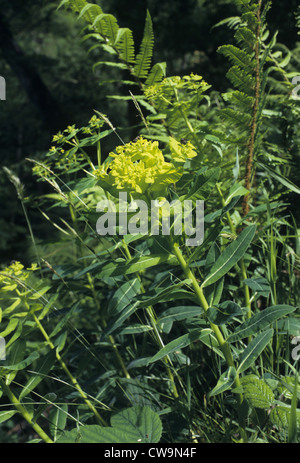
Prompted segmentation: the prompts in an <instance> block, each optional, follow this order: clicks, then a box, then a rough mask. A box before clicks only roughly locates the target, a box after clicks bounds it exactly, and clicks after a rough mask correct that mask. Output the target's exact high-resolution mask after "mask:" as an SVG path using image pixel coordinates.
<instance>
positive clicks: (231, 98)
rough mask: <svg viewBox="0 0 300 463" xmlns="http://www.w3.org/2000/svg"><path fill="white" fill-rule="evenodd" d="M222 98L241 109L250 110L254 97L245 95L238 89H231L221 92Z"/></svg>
mask: <svg viewBox="0 0 300 463" xmlns="http://www.w3.org/2000/svg"><path fill="white" fill-rule="evenodd" d="M222 96H223V98H224V100H225V101H228V102H229V103H231V104H233V105H234V106H236V107H237V108H239V109H241V110H242V111H248V112H249V111H251V109H252V108H253V105H254V98H253V97H252V96H249V95H246V94H245V93H243V92H241V91H239V90H233V91H231V92H227V93H223V95H222Z"/></svg>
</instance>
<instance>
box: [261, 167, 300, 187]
mask: <svg viewBox="0 0 300 463" xmlns="http://www.w3.org/2000/svg"><path fill="white" fill-rule="evenodd" d="M257 165H258V166H259V167H261V168H262V169H263V170H265V171H266V172H267V173H268V174H269V175H271V177H273V178H275V179H276V180H277V181H278V182H280V183H281V184H282V185H284V186H285V187H286V188H287V189H288V190H291V191H294V193H297V194H298V195H299V194H300V188H299V187H298V186H297V185H295V184H294V183H293V182H291V181H290V180H288V179H287V178H286V177H284V175H282V174H279V173H278V172H276V171H275V170H273V169H271V167H269V166H266V165H265V164H262V163H261V162H257Z"/></svg>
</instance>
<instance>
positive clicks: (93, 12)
mask: <svg viewBox="0 0 300 463" xmlns="http://www.w3.org/2000/svg"><path fill="white" fill-rule="evenodd" d="M72 3H73V1H72V2H71V6H72ZM76 3H78V4H83V3H86V2H83V1H82V0H77V2H76ZM99 14H103V11H102V9H101V8H100V6H98V5H94V4H92V3H86V5H85V6H84V7H83V8H82V9H81V10H80V11H79V15H78V19H84V20H85V21H86V22H87V23H90V24H93V22H94V21H95V19H96V17H97V16H99Z"/></svg>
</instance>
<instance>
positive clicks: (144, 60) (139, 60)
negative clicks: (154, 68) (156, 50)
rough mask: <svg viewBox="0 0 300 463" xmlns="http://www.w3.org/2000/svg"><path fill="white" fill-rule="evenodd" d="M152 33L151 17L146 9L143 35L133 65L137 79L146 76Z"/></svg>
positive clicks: (151, 50)
mask: <svg viewBox="0 0 300 463" xmlns="http://www.w3.org/2000/svg"><path fill="white" fill-rule="evenodd" d="M153 45H154V35H153V26H152V19H151V16H150V13H149V11H147V16H146V22H145V29H144V36H143V40H142V43H141V46H140V51H139V54H138V55H137V57H136V62H135V66H134V75H135V76H136V77H138V78H139V79H143V78H146V77H147V75H148V72H149V69H150V66H151V59H152V54H153Z"/></svg>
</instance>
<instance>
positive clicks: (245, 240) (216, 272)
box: [202, 225, 256, 288]
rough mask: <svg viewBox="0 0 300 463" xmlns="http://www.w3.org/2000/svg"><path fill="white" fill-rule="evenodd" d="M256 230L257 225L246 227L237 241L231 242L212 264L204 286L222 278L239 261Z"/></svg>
mask: <svg viewBox="0 0 300 463" xmlns="http://www.w3.org/2000/svg"><path fill="white" fill-rule="evenodd" d="M255 231H256V225H249V226H248V227H247V228H245V229H244V230H243V231H242V232H241V234H240V235H239V236H238V237H237V239H236V240H235V241H233V242H232V243H230V244H229V245H228V246H227V247H226V249H225V251H224V252H223V253H222V254H221V255H220V256H219V258H218V259H217V261H216V262H215V264H214V265H213V266H212V269H211V272H210V274H209V275H208V276H207V277H206V278H205V280H204V282H203V283H202V287H203V288H205V287H206V286H209V285H211V284H213V283H215V282H216V281H218V280H219V279H220V278H222V277H223V276H224V275H225V274H226V273H227V272H229V270H230V269H231V268H232V267H233V266H234V265H235V264H237V263H238V262H239V260H240V259H241V258H242V257H243V255H244V254H245V252H246V250H247V249H248V247H249V245H250V243H251V241H252V239H253V237H254V235H255Z"/></svg>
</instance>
